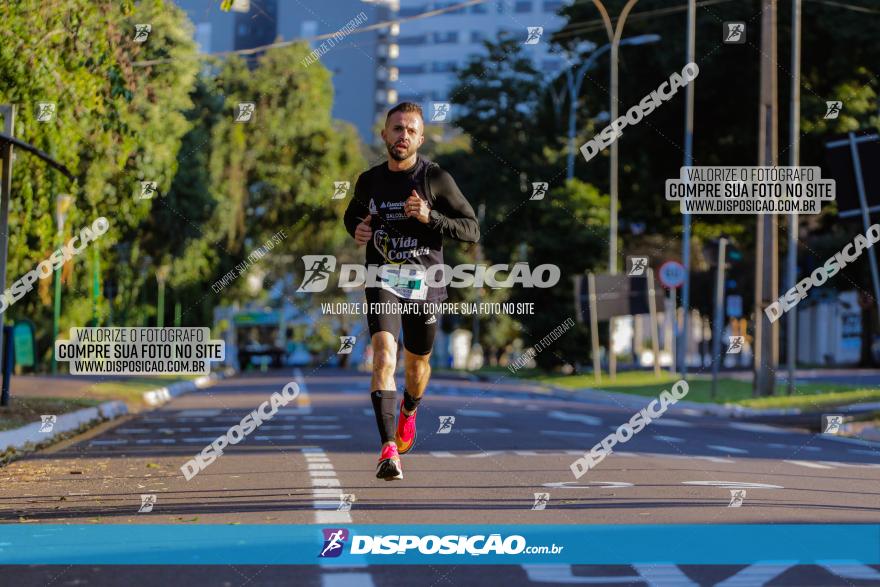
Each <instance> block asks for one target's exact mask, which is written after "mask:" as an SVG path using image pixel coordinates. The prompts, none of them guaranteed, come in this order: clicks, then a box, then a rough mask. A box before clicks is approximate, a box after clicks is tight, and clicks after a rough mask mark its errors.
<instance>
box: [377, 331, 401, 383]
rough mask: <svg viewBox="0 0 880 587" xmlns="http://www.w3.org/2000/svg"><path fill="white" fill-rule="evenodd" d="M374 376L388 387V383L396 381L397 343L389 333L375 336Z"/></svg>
mask: <svg viewBox="0 0 880 587" xmlns="http://www.w3.org/2000/svg"><path fill="white" fill-rule="evenodd" d="M372 343H373V375H374V376H375V377H376V378H378V379H380V380H381V381H382V382H384V383H382V384H383V385H385V386H386V387H387V385H388V383H387V382H388V381H389V380H390V381H393V380H394V368H395V366H396V362H397V343H396V342H394V337H392V336H391V335H390V334H388V333H377V334H376V335H375V336H373V341H372Z"/></svg>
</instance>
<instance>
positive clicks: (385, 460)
mask: <svg viewBox="0 0 880 587" xmlns="http://www.w3.org/2000/svg"><path fill="white" fill-rule="evenodd" d="M376 477H377V478H378V479H385V480H386V481H393V480H394V479H403V469H402V468H401V466H400V455H398V454H397V445H395V444H386V445H383V446H382V454H381V455H379V464H378V466H376Z"/></svg>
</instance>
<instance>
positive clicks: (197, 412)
mask: <svg viewBox="0 0 880 587" xmlns="http://www.w3.org/2000/svg"><path fill="white" fill-rule="evenodd" d="M222 411H223V410H180V411H179V412H177V416H178V417H182V418H187V417H191V416H204V417H206V418H211V417H213V416H216V415H217V414H219V413H220V412H222Z"/></svg>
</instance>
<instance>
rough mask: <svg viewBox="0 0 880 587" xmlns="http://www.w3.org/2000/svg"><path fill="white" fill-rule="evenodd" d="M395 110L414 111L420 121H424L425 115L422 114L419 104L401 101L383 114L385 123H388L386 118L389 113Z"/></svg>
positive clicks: (389, 116) (388, 116)
mask: <svg viewBox="0 0 880 587" xmlns="http://www.w3.org/2000/svg"><path fill="white" fill-rule="evenodd" d="M395 112H415V113H416V114H418V115H419V118H421V119H422V122H424V121H425V115H424V114H422V107H421V106H419V105H418V104H416V103H415V102H401V103H400V104H398V105H397V106H395V107H394V108H392V109H391V110H389V111H388V115H387V116H385V124H388V119H389V118H391V115H392V114H394V113H395Z"/></svg>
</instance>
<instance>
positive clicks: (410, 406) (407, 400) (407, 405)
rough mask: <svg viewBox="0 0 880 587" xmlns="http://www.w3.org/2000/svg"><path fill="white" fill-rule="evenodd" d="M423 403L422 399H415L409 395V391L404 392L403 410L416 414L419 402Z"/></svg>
mask: <svg viewBox="0 0 880 587" xmlns="http://www.w3.org/2000/svg"><path fill="white" fill-rule="evenodd" d="M420 401H422V398H420V397H413V396H411V395H410V394H409V392H408V391H407V390H405V389H404V390H403V408H404V409H405V410H406V411H407V412H410V413H412V412H415V411H416V408H418V407H419V402H420Z"/></svg>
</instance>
